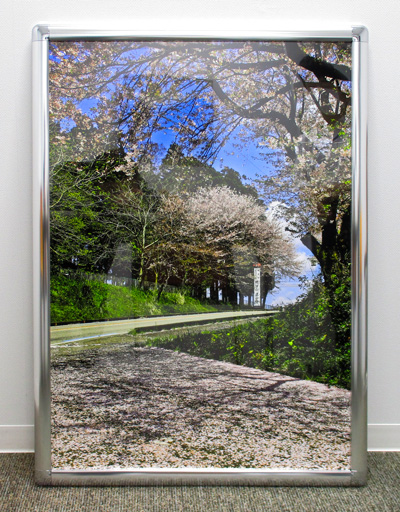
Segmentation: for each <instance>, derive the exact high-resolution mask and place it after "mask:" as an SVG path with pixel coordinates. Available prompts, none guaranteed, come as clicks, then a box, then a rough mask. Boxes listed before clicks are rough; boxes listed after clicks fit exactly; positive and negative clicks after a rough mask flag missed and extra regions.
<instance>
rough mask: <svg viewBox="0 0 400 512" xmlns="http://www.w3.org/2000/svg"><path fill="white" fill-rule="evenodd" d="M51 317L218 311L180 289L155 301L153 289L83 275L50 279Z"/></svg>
mask: <svg viewBox="0 0 400 512" xmlns="http://www.w3.org/2000/svg"><path fill="white" fill-rule="evenodd" d="M50 294H51V297H50V316H51V323H52V325H55V324H60V323H75V322H90V321H97V320H110V319H116V318H136V317H142V316H157V315H164V314H184V313H205V312H213V311H218V309H217V308H216V307H214V306H213V305H210V304H208V303H202V302H200V301H198V300H196V299H194V298H193V297H190V296H188V295H186V294H184V293H182V292H176V293H171V292H164V293H163V294H162V295H161V297H160V300H159V301H158V300H157V292H156V291H155V290H141V289H138V288H128V287H124V286H115V285H110V284H106V283H101V282H97V281H91V280H88V279H84V278H77V279H70V278H69V277H67V276H63V275H59V276H56V277H52V278H51V284H50Z"/></svg>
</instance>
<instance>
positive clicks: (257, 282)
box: [254, 265, 261, 307]
mask: <svg viewBox="0 0 400 512" xmlns="http://www.w3.org/2000/svg"><path fill="white" fill-rule="evenodd" d="M260 306H261V267H260V266H258V265H257V266H254V307H260Z"/></svg>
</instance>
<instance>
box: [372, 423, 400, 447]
mask: <svg viewBox="0 0 400 512" xmlns="http://www.w3.org/2000/svg"><path fill="white" fill-rule="evenodd" d="M368 451H370V452H398V451H400V424H388V423H383V424H369V425H368Z"/></svg>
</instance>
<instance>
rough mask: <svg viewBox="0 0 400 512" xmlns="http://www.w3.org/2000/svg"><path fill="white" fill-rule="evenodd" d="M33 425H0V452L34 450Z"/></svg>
mask: <svg viewBox="0 0 400 512" xmlns="http://www.w3.org/2000/svg"><path fill="white" fill-rule="evenodd" d="M34 451H35V427H34V426H33V425H0V452H1V453H8V452H13V453H15V452H24V453H27V452H34Z"/></svg>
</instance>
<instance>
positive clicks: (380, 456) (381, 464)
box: [0, 452, 400, 512]
mask: <svg viewBox="0 0 400 512" xmlns="http://www.w3.org/2000/svg"><path fill="white" fill-rule="evenodd" d="M368 468H369V469H368V473H369V478H368V485H367V486H366V487H360V488H332V487H291V488H288V487H284V488H283V487H102V488H98V487H51V488H49V487H37V486H36V485H35V483H34V479H33V473H34V455H33V454H25V453H19V454H16V453H14V454H5V453H3V454H0V511H1V512H31V511H35V512H39V511H40V512H44V511H46V512H47V511H50V512H71V511H74V512H114V511H115V512H125V511H129V512H159V511H160V512H163V511H167V512H178V511H179V512H181V511H182V512H186V511H188V512H192V511H193V512H214V511H221V512H225V511H226V512H236V511H240V512H275V511H276V512H319V511H321V512H322V511H323V512H328V511H329V512H353V511H355V512H375V511H376V512H400V453H399V452H396V453H381V452H379V453H370V454H369V455H368Z"/></svg>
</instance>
